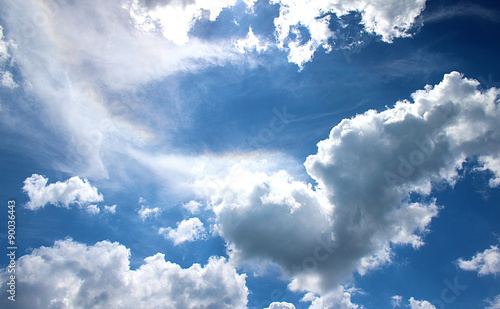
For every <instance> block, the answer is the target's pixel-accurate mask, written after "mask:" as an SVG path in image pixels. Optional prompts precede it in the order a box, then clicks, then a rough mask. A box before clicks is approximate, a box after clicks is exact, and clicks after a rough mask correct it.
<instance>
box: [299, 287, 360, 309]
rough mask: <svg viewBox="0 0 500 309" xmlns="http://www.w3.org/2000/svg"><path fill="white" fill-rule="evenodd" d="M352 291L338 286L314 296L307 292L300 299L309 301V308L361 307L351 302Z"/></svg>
mask: <svg viewBox="0 0 500 309" xmlns="http://www.w3.org/2000/svg"><path fill="white" fill-rule="evenodd" d="M351 296H352V293H351V292H349V291H346V290H344V287H342V286H338V287H337V288H336V289H335V290H332V291H330V292H328V293H326V294H324V295H321V296H315V295H314V294H312V293H307V294H306V295H305V296H304V297H303V299H302V301H311V302H312V303H311V306H309V309H358V308H363V306H361V307H360V306H359V305H357V304H354V303H352V302H351Z"/></svg>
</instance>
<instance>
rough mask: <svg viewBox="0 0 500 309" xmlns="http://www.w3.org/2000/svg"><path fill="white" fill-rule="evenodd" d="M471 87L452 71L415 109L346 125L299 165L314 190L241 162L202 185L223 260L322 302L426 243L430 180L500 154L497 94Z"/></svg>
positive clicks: (453, 175) (433, 208)
mask: <svg viewBox="0 0 500 309" xmlns="http://www.w3.org/2000/svg"><path fill="white" fill-rule="evenodd" d="M478 86H479V83H478V82H477V81H475V80H470V79H467V78H464V77H463V76H461V74H459V73H457V72H452V73H450V74H447V75H445V76H444V79H443V81H442V82H441V83H439V84H438V85H435V86H426V87H425V89H424V90H419V91H416V92H415V93H413V94H412V99H413V102H410V101H406V100H405V101H400V102H397V103H396V105H395V106H394V107H393V108H388V109H387V110H384V111H381V112H377V111H374V110H370V111H367V112H366V113H364V114H362V115H357V116H355V117H353V118H351V119H344V120H343V121H342V122H341V123H339V124H338V125H337V126H335V127H334V128H333V129H332V130H331V132H330V136H329V138H328V139H326V140H323V141H321V142H319V143H318V153H317V154H315V155H311V156H309V157H308V158H307V160H306V162H305V164H304V165H305V167H306V170H307V172H308V174H309V175H310V176H311V177H312V178H313V179H314V180H315V181H316V183H317V185H316V186H315V187H313V186H312V185H311V184H306V183H304V182H302V181H297V180H294V179H293V177H292V176H290V175H289V174H288V173H287V172H285V171H279V172H275V173H265V172H262V171H258V170H255V169H254V168H252V167H251V166H249V165H246V164H244V163H240V164H235V165H234V166H233V168H232V169H230V170H229V172H228V173H227V174H226V175H223V176H220V177H219V178H217V179H214V177H212V176H210V177H205V178H203V179H199V180H198V182H197V187H198V193H199V194H200V195H201V196H205V197H206V198H207V199H208V201H209V207H211V209H212V210H213V212H214V213H215V215H216V227H215V229H216V230H217V231H218V232H219V233H220V235H221V236H222V237H223V238H224V239H225V240H226V242H227V243H228V248H229V250H228V254H229V255H230V258H231V259H232V260H233V261H235V262H236V263H245V262H255V261H266V262H270V263H274V264H276V265H279V266H280V267H281V268H282V269H283V272H284V274H285V275H286V276H288V277H289V278H290V279H291V280H292V281H291V283H290V285H289V288H291V289H292V290H306V291H312V292H314V293H319V294H320V295H326V294H327V293H328V292H329V291H332V289H337V288H338V284H339V283H341V282H343V281H345V280H346V279H348V278H349V277H350V275H351V273H352V271H353V270H355V271H358V272H359V273H360V274H364V273H365V272H366V271H368V270H370V269H374V268H377V267H379V266H381V265H383V264H384V263H387V262H390V260H391V255H392V253H391V252H392V247H393V246H395V245H404V244H410V245H412V246H413V247H418V246H421V245H422V244H423V239H422V234H424V233H425V232H426V231H427V228H428V225H429V224H430V222H431V220H432V218H433V217H435V216H436V215H437V214H438V210H439V207H438V206H437V205H436V201H435V200H433V199H429V198H428V196H429V194H430V192H431V188H432V183H433V182H440V183H448V184H451V185H453V184H454V183H455V182H456V180H457V177H458V173H457V169H460V167H461V165H462V163H463V162H464V161H465V159H466V158H468V157H471V158H472V157H476V156H477V157H478V158H479V160H478V161H479V164H480V162H484V159H482V158H490V157H491V158H492V159H493V160H497V159H498V157H499V156H498V154H499V153H500V126H499V123H500V108H499V107H498V96H499V94H500V91H499V90H497V89H494V88H492V89H487V90H480V89H479V87H478ZM484 168H486V167H484ZM492 172H493V173H496V171H495V170H492ZM497 176H498V175H497ZM411 193H417V194H419V195H420V196H421V198H420V199H418V200H410V194H411ZM322 301H323V302H327V300H325V299H323V300H322ZM318 302H319V300H318Z"/></svg>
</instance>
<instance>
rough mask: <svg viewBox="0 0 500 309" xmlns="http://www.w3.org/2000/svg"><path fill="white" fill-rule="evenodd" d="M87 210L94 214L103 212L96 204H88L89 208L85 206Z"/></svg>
mask: <svg viewBox="0 0 500 309" xmlns="http://www.w3.org/2000/svg"><path fill="white" fill-rule="evenodd" d="M85 210H86V211H87V212H88V213H89V214H92V215H97V214H98V213H99V212H101V209H100V208H99V206H97V205H94V204H91V205H88V206H87V208H85Z"/></svg>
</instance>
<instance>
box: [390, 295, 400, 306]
mask: <svg viewBox="0 0 500 309" xmlns="http://www.w3.org/2000/svg"><path fill="white" fill-rule="evenodd" d="M402 301H403V297H402V296H401V295H394V296H392V297H391V305H392V308H396V307H401V302H402Z"/></svg>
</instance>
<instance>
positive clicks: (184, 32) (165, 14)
mask: <svg viewBox="0 0 500 309" xmlns="http://www.w3.org/2000/svg"><path fill="white" fill-rule="evenodd" d="M148 2H149V4H148ZM235 3H236V0H217V1H205V0H192V1H179V0H175V1H141V0H135V1H130V2H129V4H128V5H129V11H130V16H131V17H132V18H133V20H134V24H135V27H137V28H138V29H140V30H142V31H145V32H154V31H160V32H161V34H162V35H163V36H164V37H165V38H166V39H168V40H170V41H172V42H174V43H175V44H177V45H183V44H186V43H187V42H188V41H189V35H188V34H189V31H190V30H191V28H192V27H193V25H194V23H195V22H196V21H197V20H200V19H203V18H205V19H208V20H210V21H215V20H216V19H217V17H218V16H219V14H220V13H221V12H222V10H223V9H225V8H228V7H231V6H233V5H234V4H235ZM247 5H248V6H249V7H252V5H253V4H252V3H250V2H249V1H247ZM205 12H206V13H207V14H204V13H205Z"/></svg>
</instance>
